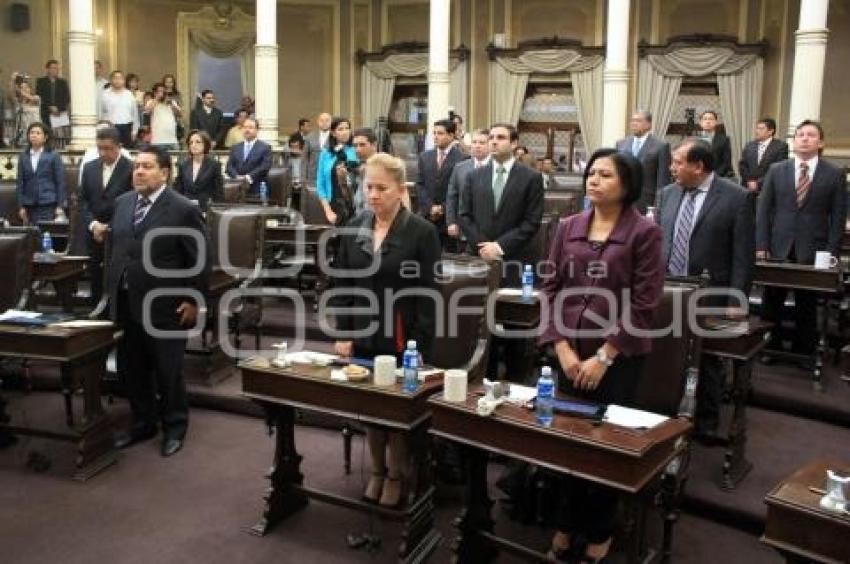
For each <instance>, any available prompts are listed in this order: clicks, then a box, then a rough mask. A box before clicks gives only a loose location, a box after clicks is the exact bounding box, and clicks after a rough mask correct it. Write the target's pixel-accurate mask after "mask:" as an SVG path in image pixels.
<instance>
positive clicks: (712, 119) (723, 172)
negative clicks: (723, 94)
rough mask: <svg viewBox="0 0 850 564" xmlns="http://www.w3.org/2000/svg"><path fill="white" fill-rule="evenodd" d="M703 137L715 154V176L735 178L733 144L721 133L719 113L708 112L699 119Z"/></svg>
mask: <svg viewBox="0 0 850 564" xmlns="http://www.w3.org/2000/svg"><path fill="white" fill-rule="evenodd" d="M699 126H700V129H701V130H702V133H701V137H702V138H703V139H705V140H706V141H708V143H709V144H710V145H711V152H712V153H713V154H714V174H716V175H718V176H723V177H726V178H732V177H733V176H735V171H734V170H732V143H731V142H730V141H729V137H728V136H727V135H726V134H725V133H723V132H722V131H720V128H719V127H718V126H719V123H718V117H717V112H715V111H714V110H706V111H704V112H703V113H702V115H701V116H700V117H699Z"/></svg>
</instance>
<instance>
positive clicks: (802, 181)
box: [797, 162, 812, 208]
mask: <svg viewBox="0 0 850 564" xmlns="http://www.w3.org/2000/svg"><path fill="white" fill-rule="evenodd" d="M811 185H812V179H811V178H809V163H806V162H801V163H800V178H799V179H798V180H797V207H798V208H799V207H801V206H802V205H803V200H805V199H806V194H808V193H809V188H810V187H811Z"/></svg>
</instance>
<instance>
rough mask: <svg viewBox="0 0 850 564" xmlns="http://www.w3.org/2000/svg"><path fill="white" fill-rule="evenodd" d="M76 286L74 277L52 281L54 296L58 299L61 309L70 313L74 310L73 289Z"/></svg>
mask: <svg viewBox="0 0 850 564" xmlns="http://www.w3.org/2000/svg"><path fill="white" fill-rule="evenodd" d="M76 288H77V280H76V278H66V279H64V280H56V281H54V282H53V289H54V290H56V297H57V298H58V299H59V304H60V305H61V307H62V311H63V312H65V313H71V312H72V311H74V291H75V290H76Z"/></svg>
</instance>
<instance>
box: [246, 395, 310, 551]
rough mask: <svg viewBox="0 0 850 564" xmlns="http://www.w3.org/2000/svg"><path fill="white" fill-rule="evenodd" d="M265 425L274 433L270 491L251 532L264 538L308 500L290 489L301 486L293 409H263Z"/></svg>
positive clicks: (299, 460) (269, 407)
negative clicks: (264, 411)
mask: <svg viewBox="0 0 850 564" xmlns="http://www.w3.org/2000/svg"><path fill="white" fill-rule="evenodd" d="M264 408H265V410H266V418H267V422H268V424H269V426H270V428H271V430H272V432H273V433H275V449H274V463H273V465H272V469H271V473H270V474H269V479H270V481H271V487H270V488H269V489H268V491H267V492H266V495H265V496H263V499H264V501H265V505H266V507H265V511H263V516H262V518H260V521H259V522H258V523H257V524H256V525H254V526H253V527H251V529H250V532H251V533H253V534H255V535H257V536H264V535H265V534H266V533H268V532H269V531H270V530H271V529H272V527H274V526H275V525H277V524H278V523H280V522H281V521H283V520H284V519H286V518H287V517H289V516H290V515H292V514H293V513H296V512H298V511H299V510H301V509H302V508H303V507H304V506H305V505H307V496H306V495H304V493H302V492H300V491H296V490H295V489H294V488H293V487H292V486H300V485H301V484H302V483H303V482H304V476H303V475H302V474H301V470H300V468H301V455H299V454H298V452H297V451H296V450H295V408H293V407H289V406H279V405H266V406H264Z"/></svg>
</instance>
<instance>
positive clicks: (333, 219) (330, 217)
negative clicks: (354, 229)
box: [325, 208, 336, 225]
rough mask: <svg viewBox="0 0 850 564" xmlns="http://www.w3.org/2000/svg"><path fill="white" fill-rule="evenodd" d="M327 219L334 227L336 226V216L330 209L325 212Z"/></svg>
mask: <svg viewBox="0 0 850 564" xmlns="http://www.w3.org/2000/svg"><path fill="white" fill-rule="evenodd" d="M325 217H326V218H327V219H328V221H329V222H330V223H331V224H332V225H336V214H335V213H334V212H333V210H331V209H330V208H328V209H326V210H325Z"/></svg>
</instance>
